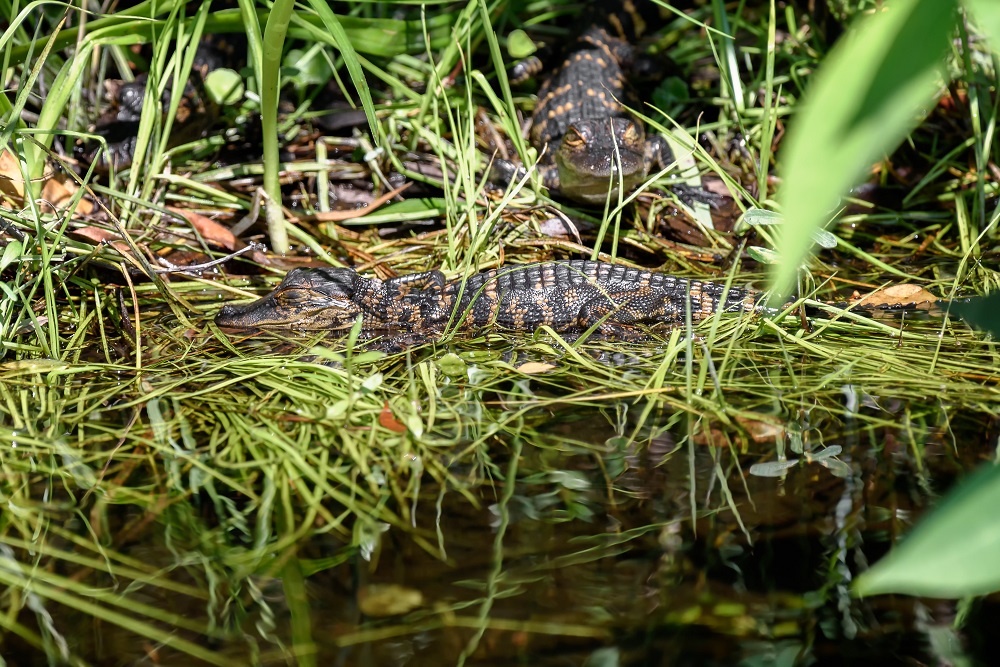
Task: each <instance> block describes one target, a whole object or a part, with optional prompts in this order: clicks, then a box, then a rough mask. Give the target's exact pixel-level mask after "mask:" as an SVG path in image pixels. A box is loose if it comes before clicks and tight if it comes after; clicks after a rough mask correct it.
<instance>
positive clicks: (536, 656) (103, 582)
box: [0, 406, 998, 667]
mask: <svg viewBox="0 0 1000 667" xmlns="http://www.w3.org/2000/svg"><path fill="white" fill-rule="evenodd" d="M898 407H903V406H898ZM930 421H933V420H930ZM925 423H926V422H925ZM831 426H832V425H831V424H826V425H825V430H824V432H823V433H824V441H823V444H824V446H830V445H840V446H842V447H843V448H844V453H843V454H842V455H841V456H840V460H841V461H843V462H844V463H845V464H846V467H847V469H849V471H850V474H849V475H847V477H846V478H838V477H835V476H834V475H832V474H831V473H830V471H829V470H828V469H826V468H824V467H823V466H822V465H819V464H816V463H813V464H808V465H803V466H800V467H796V468H792V469H791V470H789V472H788V473H787V475H785V476H784V477H781V478H769V477H756V476H752V475H745V474H744V476H743V477H742V478H741V475H740V473H739V470H738V469H737V468H736V463H735V462H736V461H737V460H738V461H739V465H740V467H741V468H742V470H743V471H744V473H745V471H746V470H747V469H748V468H749V466H750V465H751V464H752V463H754V462H756V461H759V460H766V459H768V458H769V457H773V455H774V444H773V443H763V444H760V445H752V446H751V447H750V451H748V452H745V453H743V454H741V455H740V456H738V457H737V458H734V457H733V456H732V455H731V453H730V452H729V451H728V450H721V449H713V448H711V447H709V446H708V445H706V444H704V443H696V444H693V445H688V444H687V443H685V442H682V440H681V439H680V438H679V437H675V436H674V435H672V434H673V433H674V431H677V430H678V429H674V430H671V431H669V432H665V433H661V434H660V435H658V436H657V437H656V438H654V439H652V440H651V441H648V442H645V443H642V444H638V445H636V444H630V443H629V441H628V439H627V438H623V437H619V436H617V434H616V432H615V430H614V429H612V428H611V427H610V426H609V425H608V418H607V417H606V416H605V415H603V414H600V413H594V414H591V415H587V414H575V415H573V416H572V417H571V418H567V421H564V422H562V423H559V422H558V420H557V421H555V422H553V423H552V424H551V425H550V426H549V427H548V428H547V429H545V430H544V432H542V433H541V434H540V437H541V438H542V441H541V442H538V443H528V442H523V443H520V444H518V443H515V442H502V441H499V440H498V442H497V446H496V447H495V448H493V450H494V453H493V454H492V455H494V456H495V457H496V458H494V459H492V460H489V461H487V462H485V465H486V466H487V468H490V469H492V470H494V471H496V472H498V473H502V474H504V475H506V474H508V473H511V474H513V475H515V476H516V479H517V483H516V484H515V486H514V488H513V490H512V492H511V489H510V487H508V486H507V485H505V484H497V485H495V486H479V487H476V488H474V489H472V494H473V497H474V498H475V500H476V501H477V503H475V504H474V503H472V502H470V501H469V499H467V498H466V497H464V496H463V495H462V494H460V493H458V492H457V491H449V492H448V493H445V494H440V492H439V489H436V488H431V487H430V486H426V487H424V488H423V489H421V491H420V493H419V496H418V498H417V499H415V500H413V505H412V506H413V507H414V508H415V511H414V514H413V516H414V517H415V520H414V523H415V526H414V527H413V530H401V529H398V528H393V529H387V527H385V526H383V525H379V524H377V523H370V524H365V523H363V522H361V521H358V522H355V523H354V526H353V530H354V536H353V537H351V536H348V535H343V534H334V533H328V534H326V535H321V536H320V537H314V538H311V539H309V540H306V541H302V542H300V543H299V544H298V545H297V548H295V549H285V550H281V551H275V552H274V553H273V554H270V557H276V558H280V559H284V558H291V559H292V562H295V563H297V564H298V565H299V566H300V567H301V569H302V571H303V572H304V574H305V575H307V576H306V577H305V583H304V590H305V595H306V598H307V600H308V608H309V610H310V615H311V617H310V619H309V620H308V622H304V624H303V625H301V626H300V627H308V633H309V637H310V639H311V641H312V642H313V644H312V645H308V644H302V645H300V646H299V647H298V649H297V650H298V651H299V652H300V653H301V655H303V656H310V655H311V656H312V658H311V659H313V660H314V661H315V662H314V664H319V665H372V666H375V665H408V666H414V667H418V666H425V665H426V666H431V665H435V666H436V665H446V664H459V663H460V662H461V659H462V658H461V656H463V655H465V656H466V664H475V665H544V666H549V665H551V666H553V667H556V666H562V665H588V666H595V667H596V666H604V665H733V664H740V665H772V664H776V665H793V664H795V665H799V664H801V665H809V664H816V665H827V664H829V665H839V664H852V665H853V664H873V665H874V664H879V665H884V664H901V665H923V664H949V663H951V664H989V662H988V655H989V650H990V645H991V643H992V642H991V634H990V632H991V629H992V627H994V623H995V622H996V621H997V620H998V613H997V612H998V606H997V605H996V604H995V603H991V602H989V601H985V602H978V603H976V604H974V605H973V606H972V607H971V608H970V609H969V610H968V611H969V616H968V618H967V620H966V622H965V624H964V626H963V629H962V630H960V631H957V630H952V629H951V627H950V624H951V623H952V622H953V621H954V619H955V617H956V614H957V608H956V605H955V604H953V603H950V602H942V601H929V600H915V599H912V598H907V597H902V596H900V597H888V596H883V597H876V598H872V599H866V600H859V599H856V598H853V597H852V596H851V595H850V584H851V581H852V579H853V578H854V577H855V576H856V574H857V573H858V572H860V571H861V570H863V569H864V568H865V567H866V566H867V564H869V563H872V562H874V561H875V560H876V559H878V558H879V557H880V556H881V555H883V554H884V553H885V551H886V550H887V549H888V547H889V544H890V543H891V541H892V540H893V539H894V538H896V537H897V536H898V535H900V534H901V533H903V532H905V531H906V530H907V529H908V528H909V527H910V526H911V525H912V523H913V521H914V520H915V519H916V518H917V517H918V516H919V514H920V513H921V512H922V510H923V509H924V508H925V507H926V506H927V505H928V502H929V499H931V498H932V497H934V496H935V495H936V494H938V493H940V492H942V491H943V490H945V489H946V488H947V487H948V486H949V485H950V484H951V483H953V481H954V480H955V479H956V478H957V477H958V476H959V475H960V474H961V473H962V471H963V470H968V469H971V468H973V467H974V466H975V465H976V464H977V463H979V462H980V459H981V458H983V457H986V456H989V455H990V453H989V452H988V451H987V449H986V447H985V445H986V444H987V442H988V438H989V437H991V436H990V435H989V434H991V433H992V434H993V436H995V432H996V430H997V426H996V423H995V422H992V423H991V422H990V421H989V420H988V419H987V418H985V417H981V416H978V415H972V414H968V415H951V419H950V424H949V425H948V427H947V428H946V427H944V426H934V425H929V426H924V427H922V428H918V429H916V430H914V429H913V428H912V427H911V428H909V429H903V428H897V427H884V426H880V427H869V426H858V425H857V424H855V423H852V422H845V423H843V424H841V427H842V431H843V432H842V433H841V434H840V435H838V436H831V435H830V434H829V431H830V427H831ZM581 432H585V433H586V436H587V439H588V440H589V441H591V442H595V443H602V444H599V445H598V446H597V447H596V448H595V449H592V450H591V449H586V448H583V447H581V446H579V445H578V444H574V443H577V442H578V441H579V440H580V438H581ZM984 434H985V435H986V436H987V437H986V438H984ZM956 442H957V443H962V446H960V447H957V448H956V447H955V446H954V444H953V443H956ZM518 447H519V448H520V456H519V458H518V459H517V461H516V470H515V467H514V460H513V457H512V456H511V453H513V452H516V451H517V450H518ZM917 451H919V456H917V455H916V453H917ZM918 459H919V461H920V462H921V463H920V464H919V465H918V463H917V461H918ZM692 470H693V471H694V477H693V478H692V477H691V476H690V472H691V471H692ZM454 472H455V474H456V477H458V478H461V477H462V474H463V470H462V469H460V468H456V469H455V471H454ZM692 479H693V480H694V484H693V491H692V483H691V480H692ZM721 479H725V480H726V487H727V488H728V493H730V494H731V495H732V501H731V504H732V505H735V507H736V508H738V514H739V518H738V519H737V517H736V515H735V514H734V513H733V512H732V511H731V510H730V509H729V508H728V507H729V505H730V502H729V501H727V499H726V492H725V489H724V487H723V484H722V482H721V481H720V480H721ZM744 479H745V482H744V481H743V480H744ZM507 493H510V496H509V498H507V499H505V494H507ZM163 500H166V499H163ZM411 500H412V499H411ZM476 505H478V506H476ZM693 506H694V507H695V509H694V510H692V507H693ZM192 507H193V508H197V507H201V508H202V512H201V514H199V513H198V512H197V511H195V513H193V514H192V513H191V508H192ZM692 512H694V514H695V516H696V517H697V519H696V520H695V521H693V522H692V520H691V516H692ZM94 516H96V515H94V514H86V513H84V514H79V513H77V512H74V511H67V512H66V513H65V514H64V515H63V520H64V523H63V524H62V527H63V528H65V529H67V530H68V531H69V533H71V534H73V533H75V534H84V535H86V534H88V532H89V530H88V527H87V525H86V523H85V519H87V518H93V517H94ZM107 516H108V517H110V518H111V520H112V523H111V524H110V525H107V526H104V529H105V530H107V531H109V532H111V533H113V534H118V535H121V533H122V531H131V534H132V535H134V538H133V539H129V540H126V541H125V543H124V544H123V545H122V546H121V547H120V548H119V550H120V552H121V553H123V554H125V555H126V556H128V557H130V558H135V559H138V560H139V561H141V562H144V563H159V564H160V565H161V566H162V567H163V568H164V570H163V573H164V575H165V576H166V577H167V578H168V579H170V580H172V581H175V582H180V583H182V584H185V585H187V586H191V587H193V588H194V589H196V590H201V591H202V592H203V593H204V596H203V597H202V598H201V599H196V598H195V597H193V596H192V595H185V594H177V593H174V592H171V591H169V590H167V589H165V588H159V587H156V586H148V587H147V586H142V585H139V584H137V583H135V582H132V583H129V582H127V581H126V580H124V579H117V578H114V577H109V576H108V575H107V574H106V573H102V572H100V571H99V570H92V569H88V568H84V567H80V566H78V565H76V564H72V563H70V562H69V561H68V560H63V561H59V562H60V563H61V567H60V570H61V572H60V573H61V574H62V575H64V576H67V577H71V578H73V577H76V578H79V579H80V580H83V581H86V582H87V583H88V584H89V585H90V586H94V587H98V588H100V587H105V590H106V593H107V594H108V595H111V596H124V597H126V598H127V599H128V600H130V601H133V602H134V603H136V604H148V605H152V606H154V607H159V608H161V609H164V610H167V611H170V612H175V613H178V614H180V615H182V616H183V617H186V618H191V619H200V620H202V621H207V620H208V619H213V621H212V629H213V634H214V635H216V636H217V639H213V640H207V639H206V638H205V637H203V636H198V634H197V633H194V632H190V631H186V630H183V629H176V628H175V629H173V630H170V633H171V635H172V636H177V637H183V638H186V639H188V640H190V641H193V642H194V643H196V644H198V645H201V646H203V647H206V648H210V649H212V650H214V651H218V652H219V653H218V655H221V656H226V658H225V659H226V660H228V661H230V663H229V664H252V663H259V664H287V663H289V661H290V657H289V656H290V655H291V652H292V648H291V647H292V645H293V643H294V640H293V638H292V632H291V630H290V628H291V627H292V625H293V620H292V608H293V607H294V605H290V604H289V595H293V594H294V591H292V590H291V589H289V588H288V587H286V584H288V583H289V582H288V580H287V577H283V576H282V570H281V567H280V564H279V563H277V562H275V561H274V560H271V559H269V557H264V558H261V557H260V554H257V560H256V561H253V559H244V560H243V562H242V566H241V565H240V558H239V556H240V553H245V552H239V553H238V552H237V550H236V547H237V546H243V547H250V546H251V545H252V541H253V537H252V532H253V531H252V529H250V530H249V532H248V533H247V534H246V535H243V536H241V535H240V534H239V531H238V530H235V529H232V528H231V529H230V530H228V532H219V531H218V530H217V526H216V525H215V524H216V523H217V521H218V517H216V516H215V515H214V512H213V510H212V501H211V499H209V498H207V497H203V498H196V499H195V500H194V502H193V503H192V504H191V505H184V504H179V505H177V506H175V507H173V508H171V507H170V506H169V505H167V504H164V505H161V506H160V507H158V508H157V513H156V515H155V517H151V516H146V517H144V516H143V513H142V512H139V511H137V510H136V509H135V508H134V507H133V508H131V509H128V510H120V511H115V510H114V508H113V507H111V508H110V511H109V512H108V515H107ZM741 523H742V526H743V527H745V531H744V528H743V527H741ZM199 531H203V532H199ZM362 534H364V535H367V536H368V537H367V538H365V537H363V536H362V537H359V535H362ZM52 539H54V538H52ZM352 541H353V542H354V544H355V545H360V546H351V545H350V543H351V542H352ZM52 543H53V542H52V541H51V540H50V544H52ZM54 543H56V544H58V545H60V546H61V547H62V548H66V549H68V550H72V548H73V546H72V544H70V543H69V542H68V541H66V540H64V539H55V542H54ZM22 553H23V552H22ZM8 555H9V552H8ZM295 559H297V560H295ZM254 563H256V564H254ZM247 568H249V569H247ZM268 570H270V571H271V572H272V573H274V576H270V575H268V574H267V572H268ZM387 605H388V608H387ZM394 605H397V606H396V607H395V609H393V608H392V607H393V606H394ZM39 609H41V611H39ZM394 612H395V613H394ZM47 614H51V618H50V619H49V620H48V621H46V622H49V623H51V627H52V628H53V629H54V630H55V631H56V632H54V633H51V635H50V636H51V637H56V636H58V637H59V638H60V639H64V640H65V641H66V643H67V646H68V647H69V648H70V650H71V651H72V653H74V654H75V655H78V656H80V657H83V658H84V659H86V660H87V661H88V664H96V665H132V664H159V665H188V664H201V663H200V662H199V661H197V660H194V659H193V658H192V657H190V656H189V655H186V654H184V653H182V652H178V651H175V650H174V649H172V648H169V647H166V646H164V645H162V644H161V643H159V642H155V641H152V640H148V639H141V638H138V637H137V636H136V635H135V634H134V633H131V632H129V631H127V630H124V629H122V628H121V627H119V626H118V625H116V624H113V623H105V622H100V621H96V620H95V619H94V618H93V617H92V616H90V615H89V614H88V613H86V612H85V610H80V611H68V610H67V609H66V607H63V606H61V605H59V604H56V603H54V602H52V601H51V600H47V601H45V602H44V603H43V604H41V605H40V607H36V608H35V609H32V607H31V605H27V608H25V609H24V610H22V612H21V614H20V616H19V618H18V620H19V621H20V622H22V623H24V624H26V625H28V626H29V627H38V626H44V624H45V623H44V622H42V621H43V620H44V619H45V618H46V617H47ZM36 624H37V625H36ZM161 627H164V628H167V626H165V625H164V626H161ZM300 636H301V635H300ZM52 641H53V642H54V643H53V644H52V646H53V647H54V648H53V649H52V651H51V652H52V654H53V655H56V654H58V652H59V651H58V650H57V648H58V641H56V640H54V639H53V640H52ZM0 647H2V656H3V658H4V660H5V661H6V664H7V665H14V666H18V667H20V666H27V665H42V664H46V661H45V659H44V658H43V657H42V654H41V653H40V652H38V651H36V650H33V649H29V648H27V647H26V646H25V645H24V644H23V643H21V642H20V640H18V639H16V638H14V637H12V636H11V635H8V636H7V637H6V638H4V639H3V642H2V643H0ZM963 656H964V658H965V659H967V660H968V662H965V663H963V662H962V659H963ZM302 664H309V663H308V659H307V660H306V662H303V663H302Z"/></svg>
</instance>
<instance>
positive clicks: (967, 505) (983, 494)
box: [854, 465, 1000, 598]
mask: <svg viewBox="0 0 1000 667" xmlns="http://www.w3.org/2000/svg"><path fill="white" fill-rule="evenodd" d="M997 507H1000V466H996V465H989V466H986V468H985V469H983V470H980V471H979V472H977V473H975V474H974V475H972V476H971V477H969V478H967V479H965V480H964V481H962V482H961V483H960V484H959V486H958V487H957V488H955V489H954V490H953V491H952V492H951V493H949V494H948V495H947V496H946V497H945V499H944V500H943V501H942V502H941V504H940V506H938V508H937V509H935V510H934V511H933V512H932V513H931V514H930V515H928V516H927V518H926V519H924V520H923V521H922V522H921V523H920V524H919V525H918V526H917V527H916V528H915V529H914V530H913V532H912V533H911V534H910V535H909V536H908V537H907V538H906V539H905V540H903V542H901V543H900V544H899V546H897V547H895V548H894V549H893V550H892V551H890V552H889V555H888V556H886V557H885V558H883V559H882V560H881V561H879V562H878V563H876V564H875V566H874V567H872V569H870V570H869V571H867V572H865V573H864V574H862V575H861V576H860V577H858V579H857V581H855V584H854V592H855V593H857V594H858V595H877V594H880V593H906V594H909V595H926V596H930V597H940V598H953V597H954V598H957V597H965V596H968V595H986V594H987V593H992V592H994V591H998V590H1000V522H998V521H997V519H996V514H995V512H996V508H997Z"/></svg>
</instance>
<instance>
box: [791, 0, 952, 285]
mask: <svg viewBox="0 0 1000 667" xmlns="http://www.w3.org/2000/svg"><path fill="white" fill-rule="evenodd" d="M882 7H883V8H882V9H881V10H879V11H876V12H875V13H874V14H871V15H868V16H865V17H864V18H863V19H862V20H860V21H859V22H857V23H856V24H855V25H854V26H853V28H852V29H851V30H850V31H849V32H848V33H847V34H846V35H845V36H844V38H843V39H841V41H840V42H839V43H838V44H837V45H836V47H834V49H833V51H831V52H830V56H829V57H828V58H827V60H826V62H824V63H823V66H822V68H821V69H820V71H819V72H817V73H816V75H815V80H814V81H813V82H812V87H811V89H810V90H808V91H807V93H806V100H805V101H804V103H803V106H802V111H801V112H800V113H799V115H798V116H796V117H795V118H793V119H792V120H791V121H789V134H788V140H787V142H786V144H785V146H784V148H783V150H782V151H781V152H780V153H779V158H780V160H781V164H780V171H781V175H782V179H783V180H782V186H781V189H780V191H779V192H778V199H779V202H780V203H781V206H782V209H783V213H784V215H785V219H786V220H788V221H789V224H786V225H784V227H783V228H782V230H781V234H780V236H779V237H778V240H777V246H778V251H779V253H780V255H781V257H782V261H781V262H780V263H778V264H777V265H775V269H774V273H773V274H772V281H773V284H774V286H775V287H776V288H777V289H778V292H780V293H781V294H785V293H787V291H788V289H789V288H790V287H791V285H792V284H793V282H794V279H795V275H796V271H797V270H798V268H799V266H800V265H801V264H802V261H803V260H804V258H805V257H806V256H807V254H808V252H809V250H810V248H811V246H812V239H813V232H814V231H815V230H816V229H818V228H820V227H822V226H823V225H824V224H825V223H826V222H827V221H828V220H829V219H830V218H831V217H832V215H833V214H834V213H835V210H836V208H837V206H838V203H839V201H840V197H842V196H843V195H844V193H845V192H846V191H847V190H848V189H850V187H851V186H853V185H855V184H856V183H857V182H858V181H860V180H861V179H862V178H863V176H864V174H865V172H866V171H867V170H868V169H869V168H870V166H871V164H872V163H873V162H875V161H877V160H879V159H880V158H881V157H882V156H883V155H885V154H886V153H887V152H889V151H891V150H892V149H893V148H895V147H896V146H897V145H898V144H899V142H900V141H902V139H903V137H905V136H906V134H907V133H908V132H909V131H910V130H911V129H912V128H913V127H914V126H915V125H916V124H917V122H918V121H919V120H920V118H921V116H922V115H923V113H924V112H925V111H926V110H927V107H928V106H929V105H930V104H931V103H932V102H933V100H934V97H935V95H936V94H937V92H938V91H939V90H940V89H941V87H942V85H943V83H944V80H943V75H942V67H943V61H944V57H945V54H946V51H947V48H948V40H949V38H950V36H951V34H952V29H953V26H954V25H955V17H956V15H957V10H956V0H924V1H918V0H894V1H892V2H886V3H885V4H884V5H883V6H882Z"/></svg>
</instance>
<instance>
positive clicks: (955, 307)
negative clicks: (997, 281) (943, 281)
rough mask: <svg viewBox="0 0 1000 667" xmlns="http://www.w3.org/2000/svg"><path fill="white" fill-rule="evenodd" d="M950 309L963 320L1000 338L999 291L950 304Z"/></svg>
mask: <svg viewBox="0 0 1000 667" xmlns="http://www.w3.org/2000/svg"><path fill="white" fill-rule="evenodd" d="M951 311H952V312H953V313H958V316H959V317H961V318H962V319H963V320H965V321H966V322H968V323H969V324H971V325H972V326H974V327H976V328H977V329H982V330H983V331H988V332H990V333H991V334H993V337H994V338H1000V292H997V293H995V294H990V295H989V296H984V297H979V298H975V299H969V300H968V301H967V302H964V303H959V302H955V303H952V304H951Z"/></svg>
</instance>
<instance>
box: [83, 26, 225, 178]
mask: <svg viewBox="0 0 1000 667" xmlns="http://www.w3.org/2000/svg"><path fill="white" fill-rule="evenodd" d="M233 49H234V47H233V45H231V44H230V43H228V42H226V41H224V40H223V39H222V38H219V37H214V36H208V37H206V38H205V39H203V40H202V41H201V42H199V44H198V48H197V50H196V52H195V56H194V61H193V63H192V65H191V73H190V75H189V77H188V78H187V80H186V81H185V82H184V89H183V91H182V94H181V97H180V99H179V100H178V105H177V112H176V113H175V115H174V119H173V125H172V127H171V133H170V137H169V138H168V142H167V145H168V147H174V146H179V145H180V144H183V143H187V142H189V141H194V140H196V139H198V138H199V137H200V136H201V135H202V134H204V133H205V131H207V130H208V129H209V128H211V126H212V125H213V124H214V123H215V121H216V120H217V119H218V117H219V108H218V105H216V104H215V103H214V102H213V101H212V99H211V97H210V96H209V94H208V92H207V91H206V89H205V78H206V77H207V76H208V74H209V73H210V72H212V71H214V70H217V69H220V68H222V67H226V66H227V65H230V64H235V63H234V54H233V53H232V51H233ZM148 79H149V77H148V75H147V74H140V75H138V76H137V77H136V78H135V80H134V81H131V82H129V83H123V82H118V83H114V84H109V85H108V88H109V96H110V101H111V106H110V108H109V109H108V110H107V111H105V112H104V113H103V114H102V115H101V117H100V118H98V119H97V122H96V123H95V125H94V129H93V133H94V134H96V135H97V136H99V137H101V138H102V139H103V140H104V141H103V143H102V142H101V141H97V140H88V141H84V142H81V143H78V144H77V145H76V146H75V147H74V149H73V152H74V157H76V159H77V160H79V161H80V162H82V163H84V164H90V163H91V162H96V163H97V164H96V166H97V169H98V170H99V171H102V172H104V171H107V170H108V169H110V168H111V167H114V168H116V169H125V168H127V167H129V166H131V165H132V159H133V157H134V155H135V149H136V143H137V141H138V134H139V124H140V122H141V121H142V107H143V104H144V102H145V99H146V90H147V88H148V87H149V83H148ZM172 88H173V80H172V79H168V80H167V81H166V84H165V87H164V90H163V94H162V96H161V97H160V108H161V110H162V111H163V112H164V113H165V112H166V111H167V110H168V109H169V108H170V101H171V97H172V96H173V89H172ZM103 144H107V147H108V149H107V152H105V151H104V150H102V147H103Z"/></svg>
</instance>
